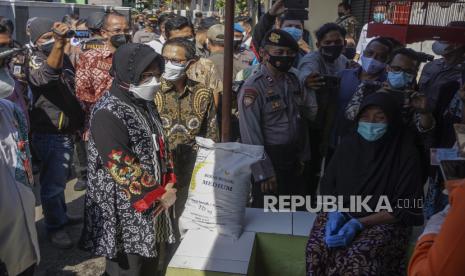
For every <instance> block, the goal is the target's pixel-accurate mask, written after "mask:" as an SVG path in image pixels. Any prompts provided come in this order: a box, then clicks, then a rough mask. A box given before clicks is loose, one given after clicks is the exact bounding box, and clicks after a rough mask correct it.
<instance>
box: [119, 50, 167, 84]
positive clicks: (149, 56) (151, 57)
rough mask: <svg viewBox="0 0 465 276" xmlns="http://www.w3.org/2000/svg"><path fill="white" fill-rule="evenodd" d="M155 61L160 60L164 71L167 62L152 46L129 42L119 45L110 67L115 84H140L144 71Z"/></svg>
mask: <svg viewBox="0 0 465 276" xmlns="http://www.w3.org/2000/svg"><path fill="white" fill-rule="evenodd" d="M154 61H158V62H159V64H160V66H161V69H162V71H163V68H164V66H165V63H164V62H163V58H162V56H160V55H159V54H158V53H157V52H155V50H153V49H152V48H151V47H150V46H148V45H145V44H139V43H128V44H124V45H122V46H120V47H118V49H117V50H116V52H115V54H114V55H113V59H112V67H111V69H110V75H111V76H112V77H113V78H114V81H113V86H115V85H117V86H120V88H121V86H122V87H125V88H128V87H129V85H130V84H138V83H139V81H140V78H141V75H142V73H143V72H144V71H145V69H147V67H148V66H149V65H150V64H152V63H153V62H154ZM126 90H127V89H126Z"/></svg>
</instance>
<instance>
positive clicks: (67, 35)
mask: <svg viewBox="0 0 465 276" xmlns="http://www.w3.org/2000/svg"><path fill="white" fill-rule="evenodd" d="M53 32H54V33H56V34H57V35H61V34H60V33H59V32H58V31H57V30H55V29H53ZM75 35H76V32H75V31H73V30H69V31H67V32H66V34H65V37H66V38H72V37H74V36H75Z"/></svg>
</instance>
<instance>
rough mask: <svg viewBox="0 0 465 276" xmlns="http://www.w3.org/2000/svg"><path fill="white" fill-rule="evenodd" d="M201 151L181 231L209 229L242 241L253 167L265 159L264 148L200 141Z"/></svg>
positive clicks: (191, 183) (181, 218)
mask: <svg viewBox="0 0 465 276" xmlns="http://www.w3.org/2000/svg"><path fill="white" fill-rule="evenodd" d="M196 141H197V144H198V146H199V150H198V153H197V159H196V162H195V167H194V171H193V173H192V179H191V182H190V187H189V195H188V198H187V202H186V207H185V209H184V212H183V214H182V216H181V217H180V219H179V224H180V228H181V229H180V230H181V232H184V231H186V230H189V229H208V230H210V231H215V232H217V233H220V234H224V235H228V236H232V237H234V238H236V239H237V238H239V237H240V235H241V234H242V228H243V224H244V216H245V207H246V204H247V200H248V196H249V192H250V184H251V178H252V170H251V165H252V164H254V163H256V162H258V161H260V160H262V159H263V158H264V149H263V146H256V145H246V144H240V143H216V144H215V143H214V142H213V141H212V140H210V139H205V138H201V137H197V138H196Z"/></svg>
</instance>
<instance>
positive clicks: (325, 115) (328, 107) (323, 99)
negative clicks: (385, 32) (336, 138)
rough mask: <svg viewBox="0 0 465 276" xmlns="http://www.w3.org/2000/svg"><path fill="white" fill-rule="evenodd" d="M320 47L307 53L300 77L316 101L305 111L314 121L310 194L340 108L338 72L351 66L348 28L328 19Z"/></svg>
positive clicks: (319, 35)
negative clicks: (346, 42) (348, 53)
mask: <svg viewBox="0 0 465 276" xmlns="http://www.w3.org/2000/svg"><path fill="white" fill-rule="evenodd" d="M315 34H316V37H317V43H316V46H317V47H318V51H315V52H311V53H309V54H307V55H306V56H305V57H304V58H303V59H302V60H301V61H300V64H299V71H300V72H299V80H300V82H301V84H302V86H303V87H304V88H305V93H308V95H309V96H310V97H313V98H314V103H316V105H315V104H314V105H313V106H312V107H311V108H310V109H309V110H308V112H307V114H304V115H305V117H306V119H307V120H309V121H310V122H311V123H310V129H309V131H310V134H309V135H310V141H311V143H310V147H311V153H312V160H311V161H310V162H309V163H308V164H307V168H306V173H305V175H306V176H305V177H306V178H307V182H309V183H311V184H310V185H308V187H309V191H308V193H309V194H313V193H314V191H315V190H316V187H317V185H318V181H319V176H318V174H319V173H320V168H321V161H322V160H323V157H325V156H326V154H327V150H328V145H329V137H330V133H331V129H332V128H333V122H334V118H335V116H336V112H337V92H338V90H339V79H338V78H337V76H338V75H339V74H340V72H341V71H342V70H344V69H346V68H349V64H350V62H349V60H348V59H347V58H346V57H345V56H344V55H343V54H342V52H343V50H344V47H345V36H346V31H345V30H344V29H343V28H341V27H340V26H339V25H337V24H335V23H326V24H324V25H323V26H321V27H320V28H319V29H318V30H317V31H316V32H315Z"/></svg>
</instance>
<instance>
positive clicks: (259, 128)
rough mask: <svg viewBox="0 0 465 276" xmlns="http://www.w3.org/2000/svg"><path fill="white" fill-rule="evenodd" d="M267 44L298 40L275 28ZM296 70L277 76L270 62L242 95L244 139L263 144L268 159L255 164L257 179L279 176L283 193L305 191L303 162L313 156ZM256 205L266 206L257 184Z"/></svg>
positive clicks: (244, 140)
mask: <svg viewBox="0 0 465 276" xmlns="http://www.w3.org/2000/svg"><path fill="white" fill-rule="evenodd" d="M265 44H267V45H275V46H287V47H290V46H292V47H293V48H295V49H297V48H298V46H297V43H296V42H295V41H294V40H293V38H292V37H291V36H290V35H288V34H287V33H285V32H283V31H279V30H273V31H271V32H269V33H268V35H267V36H266V37H265ZM294 72H295V71H293V70H290V71H289V72H287V73H285V74H283V76H282V78H281V79H276V78H275V77H274V76H273V75H272V74H271V72H270V71H269V69H268V68H267V66H266V65H259V68H258V71H257V72H256V73H255V74H253V75H252V76H251V77H249V78H248V79H247V80H246V82H245V83H244V85H243V86H242V88H241V90H240V92H239V96H238V107H239V125H240V132H241V140H242V142H243V143H245V144H253V145H263V146H264V147H265V152H266V158H265V160H263V161H262V162H259V163H257V164H256V165H254V166H253V167H252V172H253V176H254V179H255V182H262V181H264V180H267V179H269V178H270V177H273V176H275V177H276V179H277V183H278V191H277V194H279V195H296V194H300V191H301V188H302V187H301V182H302V181H301V179H302V178H301V175H300V169H301V162H303V161H306V160H308V159H309V150H308V140H307V139H306V131H305V127H304V125H303V124H304V121H303V120H302V118H301V115H300V108H301V105H302V104H303V103H304V95H303V92H302V89H301V87H300V84H299V80H298V78H297V75H296V74H295V73H294ZM253 194H254V195H253V196H254V206H255V207H261V206H262V205H263V197H262V194H261V191H260V185H254V189H253Z"/></svg>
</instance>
